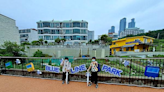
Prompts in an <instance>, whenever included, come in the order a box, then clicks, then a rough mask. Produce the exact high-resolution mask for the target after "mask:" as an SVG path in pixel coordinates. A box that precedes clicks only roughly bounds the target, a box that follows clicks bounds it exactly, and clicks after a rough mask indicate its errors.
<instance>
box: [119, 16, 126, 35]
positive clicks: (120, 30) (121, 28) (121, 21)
mask: <svg viewBox="0 0 164 92" xmlns="http://www.w3.org/2000/svg"><path fill="white" fill-rule="evenodd" d="M125 28H126V18H123V19H121V20H120V28H119V32H118V33H119V36H120V33H121V32H122V31H124V30H125Z"/></svg>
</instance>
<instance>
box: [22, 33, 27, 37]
mask: <svg viewBox="0 0 164 92" xmlns="http://www.w3.org/2000/svg"><path fill="white" fill-rule="evenodd" d="M20 37H28V34H21V35H20Z"/></svg>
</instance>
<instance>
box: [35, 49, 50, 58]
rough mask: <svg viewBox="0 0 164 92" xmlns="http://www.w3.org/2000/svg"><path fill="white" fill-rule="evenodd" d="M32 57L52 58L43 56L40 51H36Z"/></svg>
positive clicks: (46, 55)
mask: <svg viewBox="0 0 164 92" xmlns="http://www.w3.org/2000/svg"><path fill="white" fill-rule="evenodd" d="M33 57H52V56H50V55H48V54H43V52H42V51H40V50H37V51H36V52H35V53H34V55H33Z"/></svg>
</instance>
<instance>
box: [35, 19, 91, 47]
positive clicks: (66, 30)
mask: <svg viewBox="0 0 164 92" xmlns="http://www.w3.org/2000/svg"><path fill="white" fill-rule="evenodd" d="M37 30H38V38H39V39H43V40H46V41H48V42H54V40H55V39H57V38H60V39H62V38H65V39H66V42H67V43H68V44H70V45H71V44H74V43H86V42H87V38H88V22H87V21H84V20H77V21H76V20H66V21H55V20H51V21H42V20H40V21H38V22H37Z"/></svg>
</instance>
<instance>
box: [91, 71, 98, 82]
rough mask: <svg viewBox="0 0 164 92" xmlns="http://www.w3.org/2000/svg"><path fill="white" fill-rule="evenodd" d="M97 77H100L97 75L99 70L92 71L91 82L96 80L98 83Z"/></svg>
mask: <svg viewBox="0 0 164 92" xmlns="http://www.w3.org/2000/svg"><path fill="white" fill-rule="evenodd" d="M97 79H98V76H97V72H92V73H91V82H92V83H93V82H95V84H97Z"/></svg>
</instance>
